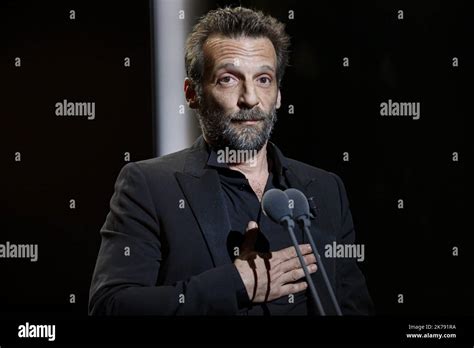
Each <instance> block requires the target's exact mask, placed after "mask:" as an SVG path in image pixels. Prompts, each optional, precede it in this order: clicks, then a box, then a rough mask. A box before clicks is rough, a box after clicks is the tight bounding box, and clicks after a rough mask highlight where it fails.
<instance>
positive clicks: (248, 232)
mask: <svg viewBox="0 0 474 348" xmlns="http://www.w3.org/2000/svg"><path fill="white" fill-rule="evenodd" d="M258 232H259V230H258V225H257V223H256V222H255V221H249V223H248V224H247V228H246V229H245V234H244V241H243V242H242V248H241V249H242V252H244V251H253V250H254V249H255V243H256V241H257V236H258Z"/></svg>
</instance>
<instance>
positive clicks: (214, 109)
mask: <svg viewBox="0 0 474 348" xmlns="http://www.w3.org/2000/svg"><path fill="white" fill-rule="evenodd" d="M203 101H204V98H201V102H203ZM197 115H198V119H199V123H200V125H201V128H202V131H203V133H204V136H205V138H206V140H207V141H208V142H210V143H211V145H212V146H213V147H215V148H218V149H223V148H226V147H227V148H229V149H231V150H246V151H260V150H261V149H262V147H263V145H265V143H266V142H267V141H268V139H270V135H271V133H272V130H273V127H274V125H275V123H276V120H277V114H276V108H275V106H273V108H272V110H271V111H270V112H269V113H265V112H263V111H262V110H261V109H260V108H257V107H255V108H253V109H242V110H239V111H237V112H235V113H233V114H231V115H224V112H223V111H222V110H221V109H220V108H219V107H218V106H214V105H208V104H206V103H203V104H201V107H200V109H199V111H198V113H197ZM233 120H240V121H244V120H245V121H250V120H261V121H262V122H260V123H259V124H257V125H238V124H235V123H233V122H232V121H233Z"/></svg>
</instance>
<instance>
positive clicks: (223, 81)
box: [89, 7, 372, 315]
mask: <svg viewBox="0 0 474 348" xmlns="http://www.w3.org/2000/svg"><path fill="white" fill-rule="evenodd" d="M288 45H289V38H288V36H287V34H286V33H285V31H284V25H283V24H282V23H280V22H278V21H277V20H275V19H274V18H272V17H270V16H265V15H263V14H262V13H261V12H255V11H252V10H249V9H246V8H241V7H237V8H224V9H218V10H216V11H211V12H209V13H208V14H207V15H206V16H204V17H203V18H201V20H200V21H199V23H198V24H197V25H196V26H195V27H194V29H193V31H192V33H191V34H190V36H189V38H188V41H187V45H186V57H185V64H186V70H187V74H188V78H187V79H186V80H185V86H184V89H185V95H186V99H187V101H188V105H189V107H191V108H193V109H196V110H197V115H198V118H199V121H200V125H201V128H202V132H203V136H201V137H200V138H199V139H198V140H197V141H196V142H195V144H194V145H193V146H192V147H191V148H188V149H185V150H183V151H180V152H177V153H174V154H171V155H167V156H164V157H160V158H155V159H150V160H146V161H140V162H137V163H130V164H127V165H126V166H125V167H124V168H123V169H122V171H121V172H120V174H119V176H118V179H117V182H116V185H115V193H114V195H113V197H112V199H111V202H110V213H109V215H108V216H107V219H106V222H105V224H104V226H103V228H102V230H101V236H102V244H101V248H100V251H99V256H98V259H97V264H96V269H95V272H94V276H93V279H92V285H91V292H90V303H89V310H90V313H91V314H109V315H110V314H114V315H122V314H125V315H145V314H150V315H236V314H243V315H311V314H317V311H316V310H315V309H314V304H313V303H312V301H311V300H310V296H309V295H307V294H306V288H307V284H306V282H305V281H304V273H303V270H302V268H301V265H300V263H299V260H298V258H297V255H296V251H295V249H294V247H292V244H291V240H290V238H289V236H288V234H287V233H286V232H285V230H284V229H283V228H282V227H281V226H280V225H278V224H276V223H274V222H272V221H271V220H270V219H269V218H268V217H266V216H265V215H264V214H262V210H261V207H260V201H261V199H262V196H263V193H264V192H265V191H267V190H269V189H271V188H280V189H286V188H288V187H295V188H298V189H300V190H301V191H303V192H304V193H305V194H306V196H307V197H313V199H314V200H315V201H316V205H317V207H318V216H317V219H316V220H314V221H313V228H312V231H311V232H312V234H313V236H314V238H315V240H316V244H318V245H320V246H321V248H323V246H324V245H326V244H332V243H333V242H337V243H354V229H353V224H352V218H351V214H350V211H349V207H348V201H347V197H346V193H345V190H344V186H343V184H342V182H341V180H340V179H339V178H338V177H337V176H336V175H334V174H332V173H328V172H326V171H323V170H321V169H318V168H314V167H311V166H309V165H306V164H303V163H301V162H298V161H295V160H291V159H288V158H286V157H284V156H283V155H282V153H281V152H280V151H279V149H278V148H277V147H276V146H275V145H274V144H272V143H271V142H269V141H268V139H269V137H270V133H271V131H272V129H273V125H274V123H275V121H276V110H277V109H278V108H279V107H280V100H281V93H280V89H279V86H280V82H281V79H282V77H283V73H284V70H285V67H286V65H287V62H288V52H287V49H288ZM224 150H225V151H224ZM241 153H243V154H245V155H246V156H244V157H245V158H243V159H242V158H240V159H238V160H235V159H236V158H237V157H236V156H232V154H233V155H236V154H241ZM223 154H225V156H223ZM229 154H231V155H229ZM297 237H298V242H299V243H300V246H301V250H302V253H303V254H304V259H305V262H306V263H307V265H308V268H309V270H310V272H311V273H312V277H313V279H314V281H315V283H316V287H317V289H318V291H319V293H320V296H321V298H322V302H323V305H324V306H325V309H326V311H327V312H328V313H329V314H334V313H335V312H334V308H333V307H332V305H331V302H330V298H329V294H328V292H327V291H326V289H325V287H324V283H323V281H322V279H321V275H320V272H317V269H318V266H317V265H316V259H315V256H314V254H313V253H312V250H311V248H310V246H309V245H308V243H307V241H306V240H305V239H304V236H303V234H302V233H301V231H299V233H298V236H297ZM321 250H322V249H321ZM323 262H324V263H325V266H326V270H327V272H328V276H329V278H330V281H331V283H332V285H333V287H334V289H335V292H336V296H337V299H338V301H339V303H340V305H341V309H342V312H343V314H368V313H369V312H370V311H371V309H372V304H371V300H370V297H369V294H368V292H367V289H366V285H365V280H364V277H363V275H362V273H361V272H360V270H359V268H358V267H357V265H356V263H355V260H353V259H337V260H336V259H330V258H323Z"/></svg>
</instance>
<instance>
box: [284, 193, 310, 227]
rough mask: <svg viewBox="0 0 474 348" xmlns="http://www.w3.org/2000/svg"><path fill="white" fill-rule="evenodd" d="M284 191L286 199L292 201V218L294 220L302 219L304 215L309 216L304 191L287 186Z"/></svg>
mask: <svg viewBox="0 0 474 348" xmlns="http://www.w3.org/2000/svg"><path fill="white" fill-rule="evenodd" d="M285 193H286V195H287V196H288V199H290V200H292V201H293V204H292V206H293V209H292V210H293V218H294V219H295V220H299V219H302V218H303V219H304V218H305V217H306V218H309V216H310V213H309V203H308V200H307V199H306V196H305V195H304V193H303V192H301V191H300V190H297V189H295V188H289V189H287V190H285ZM290 208H291V206H290Z"/></svg>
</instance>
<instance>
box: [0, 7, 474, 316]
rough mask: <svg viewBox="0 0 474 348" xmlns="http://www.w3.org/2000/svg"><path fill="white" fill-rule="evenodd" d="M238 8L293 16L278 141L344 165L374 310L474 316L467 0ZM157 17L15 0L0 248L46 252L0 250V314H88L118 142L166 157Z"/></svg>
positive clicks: (2, 61)
mask: <svg viewBox="0 0 474 348" xmlns="http://www.w3.org/2000/svg"><path fill="white" fill-rule="evenodd" d="M239 3H240V4H242V5H244V6H250V7H255V8H257V9H261V10H263V11H265V12H268V13H270V14H272V15H273V16H275V17H277V18H278V19H280V20H281V21H283V22H286V23H287V30H288V33H289V34H290V35H291V37H292V48H291V51H292V53H291V60H290V63H291V66H290V67H289V68H288V70H287V73H286V76H285V79H284V82H283V87H282V97H283V101H282V102H283V105H282V108H281V110H280V112H279V121H278V123H277V126H276V130H275V132H274V135H273V138H272V139H273V141H274V142H275V143H276V144H277V145H278V146H279V147H280V148H281V149H282V150H283V152H284V153H285V154H286V155H287V156H289V157H292V158H295V159H298V160H301V161H303V162H306V163H309V164H311V165H315V166H318V167H321V168H324V169H326V170H329V171H333V172H335V173H336V174H338V175H340V176H341V177H342V179H343V181H344V183H345V185H346V189H347V191H348V195H349V200H350V202H351V209H352V214H353V217H354V223H355V227H356V231H357V236H358V240H357V242H358V243H364V244H365V245H366V260H365V262H363V263H362V264H361V265H360V266H361V268H362V269H363V271H364V273H365V275H366V278H367V282H368V286H369V290H370V292H371V294H372V297H373V299H374V302H375V305H376V309H377V313H378V314H384V315H444V314H447V315H448V314H449V315H466V314H469V315H472V314H473V313H474V306H473V301H472V294H473V292H474V291H473V290H474V287H473V260H472V255H473V253H472V242H473V237H472V227H470V225H469V224H468V222H469V221H468V220H469V219H468V215H467V214H469V213H470V209H469V210H468V208H467V200H466V193H465V192H466V183H467V182H466V177H465V166H466V164H467V163H468V161H469V160H470V158H468V150H469V152H470V150H471V144H469V145H470V146H469V147H468V146H467V143H466V140H467V134H466V128H467V116H468V112H470V111H471V109H470V108H469V97H470V98H471V99H472V88H471V86H470V83H468V82H471V81H468V80H467V71H468V69H470V67H469V65H470V64H472V63H471V62H472V49H471V47H472V42H471V41H472V37H473V36H472V32H468V29H469V28H470V27H472V15H470V14H469V12H468V11H467V8H466V6H465V3H464V2H460V1H420V2H416V3H415V2H413V1H411V2H409V1H380V2H373V1H368V2H360V1H359V2H356V1H354V2H341V1H318V2H309V1H308V2H303V1H291V2H290V1H278V4H276V2H275V1H241V2H238V3H237V4H239ZM204 4H205V2H204ZM217 4H219V5H222V6H223V5H225V4H236V2H232V1H231V2H225V1H218V2H217ZM207 6H208V9H212V8H215V7H216V3H215V2H214V1H208V2H207ZM204 7H205V5H204ZM70 9H75V10H76V16H77V19H76V20H75V21H70V20H69V19H68V15H69V10H70ZM399 9H402V10H403V11H404V16H405V18H404V19H403V20H398V19H397V10H399ZM289 10H294V11H295V19H294V20H289V19H288V11H289ZM204 12H205V9H203V13H204ZM150 16H151V15H150V4H149V2H148V1H133V2H132V1H128V2H119V1H101V2H91V1H71V0H66V1H60V2H50V1H48V2H33V1H31V2H26V1H2V3H1V5H0V28H1V33H0V35H1V36H0V38H1V41H0V42H1V44H2V49H1V55H0V86H1V87H0V88H1V99H2V103H1V108H0V110H1V122H2V125H1V127H0V139H1V144H0V145H1V147H0V151H1V152H0V154H1V179H2V194H1V196H2V198H1V205H0V209H1V220H0V243H4V242H5V241H10V242H12V243H38V244H39V261H38V262H36V263H31V262H30V261H29V260H8V259H0V272H1V277H2V280H1V287H0V313H1V314H4V315H6V316H10V315H12V314H13V312H16V313H20V314H21V312H26V311H30V312H31V311H33V312H34V311H38V312H46V311H47V312H63V313H70V314H71V315H73V316H86V315H87V300H88V291H89V284H90V279H91V276H92V272H93V268H94V264H95V258H96V256H97V252H98V248H99V244H100V238H99V230H100V228H101V226H102V224H103V222H104V220H105V216H106V214H107V212H108V202H109V199H110V197H111V195H112V193H113V185H114V182H115V179H116V176H117V174H118V172H119V170H120V168H121V167H122V166H123V165H125V164H126V162H124V160H123V153H124V152H126V151H128V152H130V153H131V160H132V161H138V160H141V159H146V158H150V157H153V156H155V155H156V153H155V151H154V149H155V140H156V139H154V134H155V133H156V129H155V128H156V127H155V122H154V116H153V110H154V107H153V106H154V102H153V93H152V88H153V84H152V72H153V70H152V69H153V67H152V58H151V57H152V47H153V46H152V44H151V27H150ZM170 35H173V33H170ZM155 54H158V55H159V52H155ZM14 57H21V59H22V67H21V68H20V69H18V68H15V67H14ZM124 57H130V58H131V60H132V66H131V67H130V68H125V67H124V66H123V58H124ZM343 57H349V59H350V67H349V68H345V67H343V65H342V59H343ZM452 57H458V58H459V67H456V68H454V67H452ZM177 59H182V57H177ZM468 94H469V95H468ZM63 99H68V101H94V102H96V119H95V120H93V121H88V120H86V119H82V118H80V119H70V118H58V117H56V116H55V115H54V104H55V103H56V102H58V101H62V100H63ZM388 99H392V100H393V101H402V102H421V118H420V119H419V120H416V121H415V120H412V119H411V118H409V117H407V118H402V117H399V118H389V117H387V118H383V117H381V116H380V114H379V113H380V108H379V105H380V103H381V102H384V101H387V100H388ZM158 102H159V101H158ZM290 104H291V105H294V110H295V114H294V115H288V113H287V110H288V106H289V105H290ZM471 113H472V112H471ZM17 151H20V152H21V154H22V161H21V162H19V163H17V162H15V161H14V153H15V152H17ZM344 151H347V152H349V154H350V161H349V162H344V161H343V160H342V156H343V155H342V154H343V152H344ZM454 151H456V152H458V153H459V158H460V160H459V162H453V161H452V160H451V157H452V153H453V152H454ZM71 198H74V199H76V204H77V208H76V209H75V210H71V209H69V199H71ZM400 198H401V199H403V200H404V203H405V208H404V209H403V210H399V209H397V200H398V199H400ZM454 246H457V247H458V248H459V256H457V257H454V256H452V248H453V247H454ZM70 294H75V296H76V303H75V304H70V303H69V295H70ZM398 294H403V295H404V300H405V302H404V303H403V304H399V303H397V295H398Z"/></svg>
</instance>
